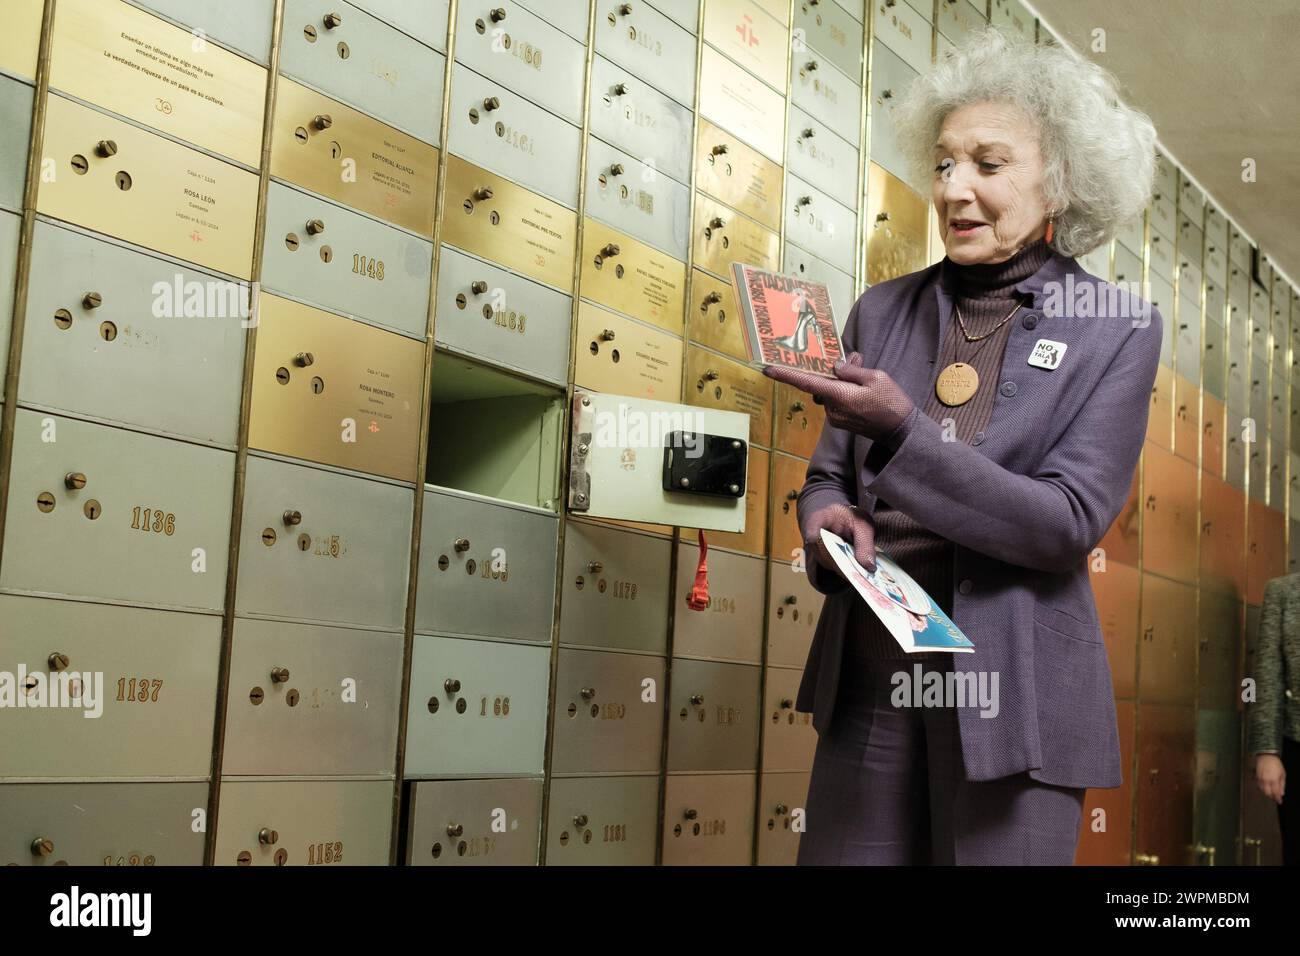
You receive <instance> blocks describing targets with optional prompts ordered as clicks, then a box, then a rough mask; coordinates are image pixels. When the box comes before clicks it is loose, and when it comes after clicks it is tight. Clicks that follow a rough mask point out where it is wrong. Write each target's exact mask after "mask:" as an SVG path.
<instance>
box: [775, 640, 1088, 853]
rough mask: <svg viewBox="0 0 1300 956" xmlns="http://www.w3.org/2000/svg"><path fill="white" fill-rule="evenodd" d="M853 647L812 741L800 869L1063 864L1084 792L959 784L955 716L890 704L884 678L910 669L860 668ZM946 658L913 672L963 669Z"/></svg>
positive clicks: (1022, 779) (1013, 780)
mask: <svg viewBox="0 0 1300 956" xmlns="http://www.w3.org/2000/svg"><path fill="white" fill-rule="evenodd" d="M857 643H858V642H855V641H852V640H850V641H849V642H848V643H847V646H846V648H845V656H844V667H843V670H842V672H841V675H840V680H841V685H840V689H839V691H838V694H837V698H836V702H835V714H834V718H833V721H832V723H831V727H830V732H829V733H826V734H823V735H822V736H821V737H820V738H819V740H818V742H817V752H816V756H815V757H814V759H813V770H812V780H811V783H810V784H809V787H808V799H807V801H806V804H805V810H806V817H805V819H806V825H807V829H806V830H805V832H804V834H803V836H802V837H801V839H800V843H799V856H798V860H797V862H798V864H799V865H801V866H802V865H834V864H856V865H864V864H867V865H870V864H878V865H897V864H927V863H936V864H958V865H981V864H982V865H999V864H1011V865H1019V864H1038V865H1041V864H1047V865H1059V866H1069V865H1071V864H1072V863H1073V862H1074V853H1075V847H1076V845H1077V843H1078V840H1079V825H1080V821H1081V819H1082V815H1083V798H1084V793H1085V790H1084V788H1075V787H1058V786H1053V785H1051V784H1045V783H1040V782H1039V781H1037V780H1034V779H1032V778H1031V777H1030V776H1029V775H1028V774H1027V773H1020V774H1015V775H1013V776H1010V777H1003V778H1001V779H998V780H990V781H983V782H975V783H972V782H970V781H968V780H966V778H965V773H964V769H963V767H962V758H961V739H960V737H959V735H958V729H957V714H956V711H955V710H953V709H952V708H950V707H896V706H894V705H893V703H891V700H890V697H891V694H893V693H894V689H895V687H894V684H893V683H892V682H891V678H892V675H893V674H894V673H895V672H896V671H900V670H901V671H905V672H907V673H908V674H909V675H911V674H912V673H913V665H914V664H915V663H917V660H916V659H909V660H873V659H869V658H864V657H858V656H855V651H854V650H853V649H851V648H854V647H855V645H856V644H857ZM951 657H953V658H955V661H954V660H951V659H949V657H948V656H945V657H944V658H942V659H940V660H937V661H935V660H933V659H930V658H929V657H928V656H927V657H925V658H921V662H922V664H923V666H924V667H925V668H926V669H927V670H941V671H942V670H947V669H951V668H952V667H954V666H955V667H956V668H957V669H958V670H961V668H962V664H961V661H962V658H963V655H951ZM988 719H993V720H996V719H997V718H996V717H993V718H988Z"/></svg>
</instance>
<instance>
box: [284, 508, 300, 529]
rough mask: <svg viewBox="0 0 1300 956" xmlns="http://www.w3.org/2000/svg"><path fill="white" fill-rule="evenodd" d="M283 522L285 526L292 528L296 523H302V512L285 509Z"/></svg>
mask: <svg viewBox="0 0 1300 956" xmlns="http://www.w3.org/2000/svg"><path fill="white" fill-rule="evenodd" d="M284 523H285V525H286V526H288V527H290V528H292V527H293V526H294V525H296V524H302V512H301V511H286V512H285V513H284Z"/></svg>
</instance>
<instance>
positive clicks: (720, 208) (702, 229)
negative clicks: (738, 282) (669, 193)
mask: <svg viewBox="0 0 1300 956" xmlns="http://www.w3.org/2000/svg"><path fill="white" fill-rule="evenodd" d="M694 238H695V242H694V253H693V258H692V263H693V264H694V265H696V266H699V267H700V268H701V269H707V270H708V271H709V272H712V273H713V274H714V275H716V276H719V277H726V276H730V275H731V264H732V263H733V262H744V263H746V264H748V265H752V266H758V267H759V268H760V269H772V270H775V269H777V268H778V267H779V265H780V261H781V258H780V257H781V237H780V236H778V235H777V234H776V233H775V232H772V231H771V230H769V229H764V228H763V227H762V226H760V225H759V224H758V223H756V222H754V220H752V219H746V218H745V217H744V216H742V215H740V214H739V213H736V212H733V211H732V210H731V209H728V208H727V207H726V206H724V205H722V204H721V203H720V202H717V201H716V200H714V199H710V198H709V197H708V196H705V195H704V194H703V193H696V195H695V237H694Z"/></svg>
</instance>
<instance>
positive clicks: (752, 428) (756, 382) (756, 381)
mask: <svg viewBox="0 0 1300 956" xmlns="http://www.w3.org/2000/svg"><path fill="white" fill-rule="evenodd" d="M773 384H774V383H773V380H772V379H770V378H768V377H767V376H766V375H764V374H763V373H762V372H760V371H758V370H757V369H754V368H751V367H750V366H748V365H742V364H741V363H739V362H733V361H732V360H731V359H729V358H724V357H722V356H721V355H715V354H714V353H712V352H706V351H705V350H704V349H702V348H700V347H699V346H697V345H693V344H692V345H687V346H686V401H687V403H688V404H690V405H697V406H699V407H701V408H717V409H725V410H726V411H731V412H740V413H742V414H744V415H747V416H749V441H750V444H751V445H754V444H757V445H768V444H770V443H771V440H772V439H771V435H772V392H773V387H772V386H773Z"/></svg>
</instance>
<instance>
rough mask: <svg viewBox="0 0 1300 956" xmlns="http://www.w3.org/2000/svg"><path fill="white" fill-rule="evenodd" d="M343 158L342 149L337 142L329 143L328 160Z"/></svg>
mask: <svg viewBox="0 0 1300 956" xmlns="http://www.w3.org/2000/svg"><path fill="white" fill-rule="evenodd" d="M342 156H343V147H342V146H340V145H339V144H338V143H337V142H333V143H330V158H331V159H339V158H341V157H342Z"/></svg>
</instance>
